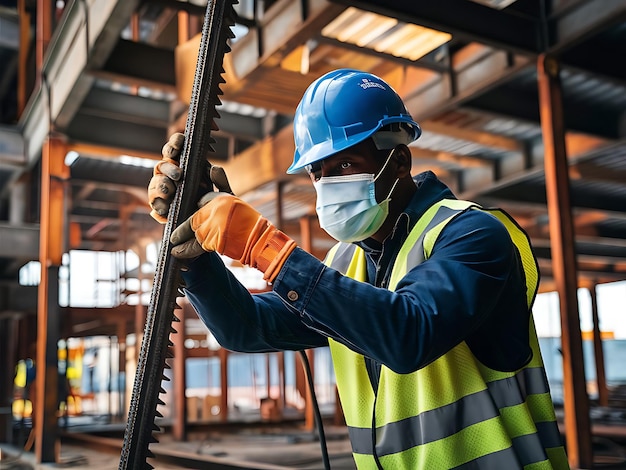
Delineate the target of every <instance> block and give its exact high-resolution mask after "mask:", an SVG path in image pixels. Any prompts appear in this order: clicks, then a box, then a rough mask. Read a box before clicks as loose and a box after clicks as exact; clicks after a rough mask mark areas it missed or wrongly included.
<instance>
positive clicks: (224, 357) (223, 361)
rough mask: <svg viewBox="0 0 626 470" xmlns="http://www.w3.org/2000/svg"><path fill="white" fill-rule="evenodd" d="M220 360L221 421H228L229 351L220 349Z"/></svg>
mask: <svg viewBox="0 0 626 470" xmlns="http://www.w3.org/2000/svg"><path fill="white" fill-rule="evenodd" d="M218 354H219V358H220V388H221V395H220V420H221V421H222V422H224V423H225V422H226V421H228V350H226V349H224V348H220V349H219V352H218Z"/></svg>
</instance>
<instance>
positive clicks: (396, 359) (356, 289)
mask: <svg viewBox="0 0 626 470" xmlns="http://www.w3.org/2000/svg"><path fill="white" fill-rule="evenodd" d="M414 179H415V182H416V185H417V187H418V189H417V191H416V193H415V195H414V197H413V199H412V200H411V203H410V204H409V206H408V207H407V208H406V210H405V211H404V213H403V214H402V215H401V216H400V218H399V219H398V222H397V224H396V227H395V229H394V232H393V234H392V235H390V236H389V237H388V238H387V240H385V242H384V244H383V245H380V244H378V243H376V242H374V241H373V240H371V239H370V240H367V241H366V242H362V243H360V245H361V246H362V247H363V248H364V250H365V252H366V254H367V260H368V275H369V280H368V282H367V283H366V282H359V281H355V280H353V279H350V278H348V277H346V276H343V275H341V274H340V273H339V272H337V271H335V270H333V269H330V268H328V267H326V266H325V265H324V264H323V263H322V262H320V261H319V260H318V259H317V258H315V257H313V256H312V255H310V254H308V253H306V252H305V251H303V250H301V249H299V248H296V250H294V251H293V252H292V253H291V254H290V255H289V257H288V258H287V260H286V262H285V264H284V266H283V267H282V269H281V270H280V273H279V275H278V277H277V278H276V280H275V281H274V284H273V286H272V291H270V292H265V293H261V294H250V293H249V292H248V290H247V289H246V288H245V287H244V286H243V285H242V284H241V283H240V282H239V281H238V280H237V279H236V278H235V276H234V275H233V274H232V273H231V272H230V271H229V270H228V269H227V268H226V267H225V266H224V264H223V262H222V260H221V259H220V257H219V256H218V255H217V254H215V253H206V254H204V255H202V256H200V257H199V258H198V259H196V260H194V261H193V262H192V263H191V264H190V265H189V270H188V271H186V272H184V273H183V277H184V279H185V282H186V295H187V297H188V299H189V300H190V302H191V303H192V305H193V306H194V308H195V309H196V311H197V312H198V315H199V317H200V318H201V319H202V321H203V322H204V323H205V324H206V326H207V327H208V328H209V330H211V332H212V333H213V334H214V336H215V337H216V339H217V340H218V342H219V343H220V344H221V345H222V346H223V347H225V348H227V349H230V350H233V351H242V352H264V351H275V350H299V349H304V348H311V347H318V346H325V345H327V344H328V340H327V338H333V339H335V340H337V341H339V342H340V343H342V344H344V345H346V346H348V347H349V348H351V349H353V350H354V351H356V352H358V353H361V354H363V355H364V356H366V357H367V358H370V359H371V360H373V361H374V362H375V363H378V364H384V365H386V366H387V367H389V368H390V369H392V370H393V371H395V372H398V373H409V372H412V371H415V370H417V369H419V368H421V367H424V366H425V365H427V364H429V363H430V362H432V361H433V360H435V359H437V358H438V357H439V356H441V355H443V354H444V353H446V352H447V351H449V350H450V349H451V348H453V347H454V346H456V345H457V344H458V343H460V342H461V341H466V342H467V344H468V346H469V347H470V349H471V350H472V352H473V353H474V355H475V356H476V357H477V359H478V360H480V361H481V362H483V363H484V364H485V365H487V366H489V367H491V368H494V369H498V370H506V371H510V370H515V369H517V368H519V367H521V366H522V365H524V364H525V363H526V362H527V361H528V360H529V359H530V356H531V350H530V346H529V343H528V332H529V325H528V321H529V314H530V312H529V309H528V307H527V303H526V286H525V282H524V274H523V269H522V266H521V261H520V259H519V255H518V253H517V251H516V249H515V247H514V245H513V243H512V241H511V239H510V236H509V234H508V232H507V230H506V229H505V227H504V226H503V225H502V224H501V223H500V222H499V221H498V220H497V219H496V218H495V217H493V216H491V215H490V214H488V213H485V212H482V211H476V210H468V211H466V212H464V213H462V214H460V215H459V216H457V217H456V218H454V219H453V220H452V221H451V222H450V223H449V224H448V225H447V226H446V227H445V228H444V230H443V231H442V232H441V234H440V235H439V238H438V239H437V242H436V243H435V246H434V248H433V250H432V253H431V256H430V258H428V259H427V260H426V261H425V262H423V263H422V264H420V265H418V266H416V267H415V268H413V269H411V270H410V271H409V272H408V273H407V274H406V275H405V276H404V277H403V278H402V279H401V281H400V282H399V283H398V285H397V287H396V290H395V291H393V292H392V291H389V290H387V289H386V288H385V286H386V282H387V277H388V273H389V270H390V267H391V266H392V265H393V262H394V261H395V258H396V256H397V253H398V251H399V249H400V247H401V245H402V243H403V242H404V240H405V238H406V236H407V235H408V233H409V231H410V229H411V228H412V227H413V225H414V224H415V223H416V222H417V220H418V219H419V217H420V216H421V215H422V214H423V213H424V212H425V211H426V210H427V209H428V208H429V207H430V206H432V205H433V204H434V203H436V202H437V201H439V200H441V199H445V198H453V197H454V196H453V195H452V193H451V192H450V190H449V189H448V188H447V187H446V186H445V185H444V184H443V183H442V182H440V181H439V180H438V179H437V178H436V176H435V175H434V174H433V173H431V172H426V173H422V174H420V175H418V176H417V177H415V178H414Z"/></svg>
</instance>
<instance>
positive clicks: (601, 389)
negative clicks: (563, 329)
mask: <svg viewBox="0 0 626 470" xmlns="http://www.w3.org/2000/svg"><path fill="white" fill-rule="evenodd" d="M596 288H597V284H595V283H593V284H591V285H590V286H589V295H591V316H592V318H593V356H594V358H595V362H596V383H597V386H598V403H599V404H600V406H609V390H608V389H607V387H606V374H605V371H604V351H603V350H602V333H601V331H600V316H599V315H598V293H597V292H596Z"/></svg>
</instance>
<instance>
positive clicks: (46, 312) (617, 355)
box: [0, 0, 626, 468]
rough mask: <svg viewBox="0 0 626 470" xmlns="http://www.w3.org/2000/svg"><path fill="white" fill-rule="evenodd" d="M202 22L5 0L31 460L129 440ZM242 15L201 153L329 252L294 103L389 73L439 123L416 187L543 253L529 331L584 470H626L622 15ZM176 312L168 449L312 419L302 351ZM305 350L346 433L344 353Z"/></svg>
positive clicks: (8, 212)
mask: <svg viewBox="0 0 626 470" xmlns="http://www.w3.org/2000/svg"><path fill="white" fill-rule="evenodd" d="M205 8H206V1H204V2H203V1H201V0H200V1H179V0H143V1H141V0H70V1H63V0H13V1H11V0H0V65H1V66H0V361H2V363H1V364H0V448H2V443H5V444H7V445H12V446H15V447H16V448H19V449H22V448H24V447H26V449H27V450H26V452H31V453H32V454H33V456H34V458H35V460H36V461H37V462H39V463H46V462H54V461H58V460H59V458H60V457H59V451H58V446H57V445H56V443H57V442H61V444H62V445H61V448H62V446H63V443H64V442H69V441H70V439H74V440H76V439H79V438H82V439H83V440H84V442H92V443H93V442H96V443H97V444H96V445H100V446H104V445H105V444H106V445H108V446H109V447H110V448H112V449H113V454H114V453H115V448H116V446H118V448H119V445H120V440H121V435H122V432H123V425H124V422H125V413H126V411H127V408H128V401H129V399H130V396H129V394H130V392H129V390H130V388H131V385H132V380H133V375H134V368H135V363H136V358H137V351H138V347H137V346H138V344H140V341H141V335H142V331H143V322H144V318H145V313H146V306H147V304H148V302H149V296H150V291H151V288H152V286H151V284H152V275H153V270H154V267H155V262H156V261H155V260H156V254H157V252H158V247H159V241H160V239H161V234H162V226H160V225H158V224H156V223H155V222H154V221H153V220H152V219H151V218H150V217H149V215H148V213H149V209H148V206H147V202H146V190H145V188H146V186H147V183H148V181H149V179H150V176H151V174H152V166H153V165H154V162H155V160H157V159H159V158H160V149H161V147H162V145H163V143H164V142H165V141H166V140H167V138H168V136H169V135H170V134H171V133H173V132H176V131H182V130H183V129H184V125H185V120H186V115H187V106H188V100H189V98H190V96H191V84H192V79H193V73H194V70H195V61H196V56H197V51H198V44H199V38H198V33H199V31H200V29H201V22H202V19H203V16H204V11H205ZM236 11H237V15H238V19H237V24H236V27H235V34H236V37H235V38H234V39H233V40H232V52H231V53H230V54H228V55H227V56H226V64H225V69H226V73H225V79H226V83H225V84H224V85H223V87H222V89H223V91H224V95H223V103H222V105H221V106H220V108H219V113H220V115H221V118H220V119H219V120H218V122H217V124H218V126H219V130H217V131H215V132H213V136H214V137H215V138H216V144H215V150H216V151H215V153H214V154H213V155H211V156H210V159H211V161H212V162H214V163H216V164H219V165H222V166H223V167H224V168H225V169H226V171H227V173H228V175H229V177H230V180H231V183H232V186H233V190H234V192H235V193H236V194H238V195H240V196H241V197H242V198H243V199H245V200H246V201H248V202H249V203H251V204H252V205H253V206H255V207H256V208H257V209H258V210H259V211H260V212H262V213H263V214H264V215H265V216H266V217H268V218H269V219H270V220H271V221H272V222H273V223H274V224H276V225H277V226H279V227H281V228H282V229H283V230H284V231H285V232H287V233H288V234H289V235H290V236H291V237H292V238H294V239H295V240H296V241H297V242H298V243H299V244H300V246H302V247H303V248H305V249H307V250H308V251H310V252H311V253H313V254H314V255H315V256H318V257H320V258H321V257H323V255H324V253H325V251H326V250H327V249H328V248H329V247H330V246H331V245H332V244H333V241H332V240H331V239H330V238H329V237H328V236H327V235H326V234H325V233H324V232H323V231H322V230H320V228H319V226H318V225H317V219H316V217H315V210H314V200H315V195H314V190H313V187H312V185H311V184H310V181H309V179H308V178H307V177H306V176H303V175H286V174H285V170H286V168H287V167H288V166H289V164H290V162H291V158H292V155H293V142H292V117H293V113H294V110H295V107H296V104H297V103H298V101H299V99H300V97H301V96H302V93H303V92H304V89H305V88H306V86H307V85H308V84H309V83H310V82H311V81H313V80H314V79H315V78H317V77H318V76H320V75H322V74H323V73H325V72H327V71H329V70H332V69H336V68H340V67H350V68H358V69H362V70H366V71H369V72H372V73H374V74H377V75H379V76H381V77H383V78H384V79H385V80H387V81H388V82H389V83H391V84H392V85H393V86H394V87H395V88H396V90H397V91H398V92H399V94H400V95H401V96H402V97H403V98H404V99H405V101H406V103H407V106H408V108H409V111H410V112H411V113H412V115H413V117H414V118H415V119H416V120H417V121H418V122H420V124H421V126H422V128H423V130H424V133H423V136H422V137H421V138H420V139H419V140H418V141H416V142H414V143H413V144H411V147H410V149H411V152H412V154H413V167H414V171H415V172H419V171H423V170H427V169H428V170H432V171H434V172H435V173H436V174H437V175H438V176H439V177H440V178H441V179H442V180H443V181H444V182H446V183H447V184H448V185H449V186H450V187H451V188H452V189H453V190H454V191H455V193H456V194H457V196H459V197H460V198H464V199H470V200H474V201H476V202H478V203H480V204H483V205H487V206H499V207H502V208H504V209H506V210H507V211H508V212H509V213H510V214H511V215H512V216H513V217H514V218H515V219H516V220H517V221H518V222H519V223H520V225H521V226H522V227H523V228H524V229H525V230H526V231H527V232H528V233H529V235H530V236H531V238H532V242H533V244H534V247H535V252H536V256H537V258H538V260H539V266H540V270H541V275H542V280H541V287H540V289H541V294H540V296H539V298H538V301H537V306H536V309H535V321H536V323H537V324H538V327H539V333H540V334H542V336H543V337H542V338H541V344H542V351H543V353H544V356H545V360H546V367H547V371H548V374H549V379H550V381H551V385H552V390H553V395H554V399H555V402H556V403H557V405H558V406H559V413H560V417H561V418H562V419H561V424H562V431H563V433H564V439H565V442H566V444H567V448H568V453H569V458H570V463H571V465H572V467H573V468H592V466H594V465H595V466H598V465H603V464H604V465H613V466H614V467H613V468H617V467H619V466H620V465H622V464H624V462H626V452H625V451H624V442H625V441H626V390H625V389H626V369H625V368H624V367H623V364H624V362H626V312H625V311H624V305H625V304H626V302H625V301H626V286H625V283H624V281H625V280H626V212H625V208H626V61H624V57H626V2H624V0H437V1H412V2H411V1H404V2H390V1H381V0H361V1H348V0H333V1H329V0H265V1H264V0H240V2H239V4H238V5H237V6H236ZM232 269H233V270H234V271H235V272H236V273H238V275H240V278H241V279H242V281H243V282H245V283H246V285H247V286H249V288H250V290H251V291H263V290H265V289H267V286H266V285H265V284H264V283H263V281H262V280H260V278H259V276H257V275H256V274H255V273H254V272H252V271H251V270H249V269H246V268H243V267H241V266H237V265H234V264H233V265H232ZM181 304H182V306H183V310H182V312H183V314H182V318H181V320H182V322H181V324H180V325H179V328H178V330H179V332H180V333H179V334H177V335H175V337H174V338H173V342H174V348H173V349H174V356H175V357H174V359H173V360H172V364H171V366H172V369H171V370H170V371H169V372H170V373H171V375H172V377H171V381H169V382H167V383H165V385H164V387H165V388H166V391H167V394H166V395H165V396H164V400H165V401H166V405H165V406H164V409H163V410H162V412H163V415H164V418H163V419H162V421H161V422H160V423H159V424H161V425H162V427H163V429H164V431H165V435H166V440H167V439H171V440H172V441H173V442H178V443H189V442H190V441H191V442H193V441H194V439H197V435H198V434H197V433H202V432H209V431H208V430H214V429H216V427H217V429H222V430H224V432H225V430H226V429H233V428H232V426H234V427H237V426H239V428H243V427H245V426H248V425H249V424H250V423H272V425H279V426H284V427H285V429H290V431H289V432H292V433H293V432H296V431H294V429H297V430H302V429H304V430H312V429H313V424H312V420H313V418H312V413H311V404H310V399H308V398H307V394H306V390H305V387H304V374H303V371H302V368H301V366H300V365H299V362H298V361H297V360H296V358H295V356H294V354H292V353H273V354H267V355H254V356H244V355H238V354H233V353H229V352H228V351H225V350H223V349H221V348H220V347H219V345H217V344H216V343H215V340H214V339H213V338H212V337H211V335H210V333H209V332H208V331H207V330H206V328H204V326H203V325H202V324H201V323H200V322H199V321H198V319H197V317H196V316H195V313H194V312H193V311H192V309H191V308H190V307H189V306H188V304H186V303H185V302H184V299H182V300H181ZM310 355H311V357H312V358H314V361H313V364H314V372H315V378H316V391H317V394H318V400H319V401H320V404H321V406H322V409H323V412H324V414H325V416H327V417H328V419H329V420H331V421H332V423H333V424H334V425H336V426H338V427H339V429H341V410H340V409H338V407H337V406H336V400H335V390H334V378H333V371H332V366H331V364H330V360H329V357H328V352H327V351H326V350H324V349H321V350H316V351H311V352H310ZM44 397H45V399H44ZM33 418H35V419H33ZM294 423H295V424H294ZM294 425H295V428H294ZM219 426H222V427H221V428H220V427H219ZM229 426H231V427H229ZM183 447H184V446H183ZM192 453H193V452H192ZM3 455H6V454H5V452H0V464H1V463H2V458H3ZM187 457H188V456H187ZM188 458H189V457H188ZM203 465H204V464H203ZM206 465H208V464H206ZM290 465H291V468H294V467H295V466H296V464H295V463H293V462H291V464H290ZM624 465H626V464H624ZM114 466H115V465H112V466H111V468H113V467H114ZM163 468H166V467H163ZM203 468H209V467H206V466H205V467H203ZM302 468H304V467H302Z"/></svg>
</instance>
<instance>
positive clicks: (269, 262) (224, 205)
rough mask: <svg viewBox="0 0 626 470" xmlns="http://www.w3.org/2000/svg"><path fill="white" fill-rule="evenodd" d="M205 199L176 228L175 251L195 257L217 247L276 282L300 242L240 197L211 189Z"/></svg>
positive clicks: (174, 233)
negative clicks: (203, 203) (202, 204)
mask: <svg viewBox="0 0 626 470" xmlns="http://www.w3.org/2000/svg"><path fill="white" fill-rule="evenodd" d="M207 200H208V202H206V201H207ZM202 202H206V204H205V205H204V206H203V207H201V208H200V209H199V210H198V211H197V212H196V213H195V214H193V215H192V216H191V217H190V218H189V219H187V220H186V221H185V222H183V223H182V224H181V225H180V226H178V227H177V228H176V230H174V232H172V235H171V237H170V241H171V242H172V244H173V245H176V246H174V248H172V255H173V256H175V257H177V258H194V257H196V256H198V255H199V254H200V253H202V251H217V252H218V253H220V254H222V255H226V256H228V257H229V258H233V259H236V260H239V261H240V262H241V263H242V264H245V265H248V266H251V267H253V268H256V269H258V270H259V271H261V272H263V274H264V276H263V278H264V279H265V280H266V281H269V282H273V281H274V279H275V278H276V276H277V275H278V273H279V271H280V269H281V268H282V266H283V264H284V263H285V260H286V259H287V257H288V256H289V254H290V253H291V252H292V251H293V250H294V249H295V247H296V242H294V241H293V240H292V239H291V238H289V237H288V236H287V235H285V234H284V233H283V232H281V231H280V230H278V229H277V228H276V227H274V225H272V224H271V223H270V222H269V221H268V220H267V219H266V218H265V217H263V216H261V214H259V213H258V212H257V211H256V209H254V208H253V207H252V206H250V205H249V204H247V203H246V202H244V201H242V200H241V199H239V198H238V197H235V196H232V195H230V194H226V193H210V194H207V196H206V198H205V200H204V201H201V203H202Z"/></svg>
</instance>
